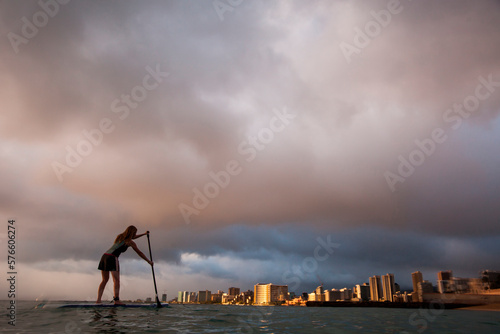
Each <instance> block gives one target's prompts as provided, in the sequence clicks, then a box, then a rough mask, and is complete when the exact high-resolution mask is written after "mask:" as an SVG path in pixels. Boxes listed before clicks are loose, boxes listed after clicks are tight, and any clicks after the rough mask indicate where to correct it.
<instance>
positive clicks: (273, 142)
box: [0, 0, 500, 300]
mask: <svg viewBox="0 0 500 334" xmlns="http://www.w3.org/2000/svg"><path fill="white" fill-rule="evenodd" d="M499 11H500V2H498V1H494V0H484V1H462V0H453V1H451V0H449V1H447V0H443V1H430V0H423V1H411V0H401V1H397V0H392V1H344V0H336V1H320V0H317V1H298V0H296V1H292V0H290V1H280V0H272V1H263V0H261V1H257V0H255V1H251V0H232V1H229V0H216V1H211V0H210V1H195V0H177V1H148V2H137V1H99V2H90V1H78V0H72V1H68V0H42V1H22V2H17V1H16V2H14V1H2V2H0V32H1V34H0V35H1V36H2V38H1V39H0V71H1V73H2V76H1V77H0V100H1V101H2V108H1V109H2V111H1V113H0V156H1V159H0V184H1V187H0V217H1V219H2V221H3V225H4V227H3V228H2V230H3V231H2V232H0V239H1V240H2V244H3V245H6V244H7V240H8V233H7V230H8V220H9V219H15V221H16V222H15V225H14V226H15V229H16V239H15V241H16V254H15V258H16V268H15V270H16V271H17V298H19V299H28V300H33V299H39V300H56V299H65V300H71V299H80V300H94V299H95V298H96V295H97V286H98V284H99V283H100V280H101V275H100V272H99V271H98V270H97V264H98V261H99V259H100V256H101V255H102V253H103V252H104V251H106V250H107V249H108V248H109V247H110V246H111V244H112V243H113V240H114V238H115V237H116V235H117V234H119V233H121V232H122V231H124V230H125V228H126V227H127V226H129V225H135V226H137V228H138V230H139V233H143V232H145V231H146V230H149V231H150V232H151V234H150V242H151V248H152V255H153V260H154V262H155V265H154V270H155V274H156V281H157V286H158V292H159V293H160V294H161V293H167V294H168V297H169V299H170V298H173V297H174V296H176V295H177V292H178V291H180V290H186V291H199V290H205V289H207V290H211V291H216V290H223V291H226V292H227V290H228V288H229V287H232V286H235V287H240V288H241V290H242V291H244V290H247V289H253V286H254V284H257V283H274V284H287V285H289V290H290V291H294V292H296V293H302V292H311V291H312V290H313V289H314V288H315V287H316V286H318V285H320V284H324V287H325V288H328V289H331V288H343V287H352V286H354V285H355V284H362V283H364V282H368V278H369V277H370V276H373V275H383V274H386V273H394V275H395V281H396V282H397V283H398V284H400V285H401V286H402V287H403V288H410V286H411V276H410V275H411V273H412V272H414V271H416V270H420V271H421V272H422V273H423V276H424V279H426V280H429V281H431V282H432V283H434V284H435V283H436V279H437V275H436V273H437V271H440V270H453V273H454V275H455V276H458V277H478V275H479V272H480V271H481V270H485V269H490V270H500V263H499V262H498V254H499V253H500V224H499V222H500V221H499V217H500V207H499V206H498V200H499V195H500V178H499V177H498V176H499V172H500V154H499V153H500V146H499V145H498V143H499V142H500V117H499V114H500V64H499V62H498V59H500V43H499V42H498V36H499V35H500V22H499V21H498V13H499ZM136 243H137V245H138V247H139V248H140V249H141V250H142V251H143V252H144V253H145V254H148V241H147V239H146V238H145V237H142V238H140V239H137V240H136ZM2 248H3V249H4V250H3V252H7V250H6V246H3V247H2ZM148 255H149V254H148ZM120 264H121V277H122V289H121V297H122V299H136V298H146V297H152V296H153V295H154V287H153V282H152V273H151V267H150V266H149V265H148V264H147V263H146V262H145V261H143V260H142V259H140V258H139V256H137V254H135V253H134V252H133V251H132V250H131V249H129V250H128V251H127V252H126V253H124V254H122V255H121V256H120ZM7 271H8V269H7V262H4V269H3V275H4V276H7ZM0 281H1V283H0V288H1V289H2V291H7V290H8V286H7V282H6V279H2V280H0ZM111 286H112V284H111V282H110V283H109V284H108V288H107V290H106V292H105V296H104V298H108V299H111V298H112V292H111V291H112V290H111Z"/></svg>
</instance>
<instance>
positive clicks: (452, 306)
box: [306, 301, 500, 311]
mask: <svg viewBox="0 0 500 334" xmlns="http://www.w3.org/2000/svg"><path fill="white" fill-rule="evenodd" d="M306 306H307V307H379V308H407V309H418V308H425V309H436V310H438V309H446V310H457V309H458V310H483V311H500V303H498V304H476V305H473V304H472V305H471V304H461V303H435V302H418V303H395V302H390V303H389V302H373V301H369V302H346V301H338V302H319V301H308V302H306Z"/></svg>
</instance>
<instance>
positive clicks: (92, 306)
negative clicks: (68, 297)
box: [59, 303, 168, 308]
mask: <svg viewBox="0 0 500 334" xmlns="http://www.w3.org/2000/svg"><path fill="white" fill-rule="evenodd" d="M161 306H162V307H168V303H161ZM105 307H123V308H158V305H156V303H155V304H125V305H115V304H66V305H62V306H59V308H105Z"/></svg>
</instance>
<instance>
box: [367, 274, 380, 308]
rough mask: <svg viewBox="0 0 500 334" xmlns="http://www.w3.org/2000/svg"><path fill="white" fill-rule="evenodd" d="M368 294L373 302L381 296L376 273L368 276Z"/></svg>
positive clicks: (378, 278)
mask: <svg viewBox="0 0 500 334" xmlns="http://www.w3.org/2000/svg"><path fill="white" fill-rule="evenodd" d="M370 296H371V297H370V298H371V300H372V301H375V302H378V301H379V300H380V299H381V298H382V285H381V284H380V276H378V275H375V276H372V277H370Z"/></svg>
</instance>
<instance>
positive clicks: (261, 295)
mask: <svg viewBox="0 0 500 334" xmlns="http://www.w3.org/2000/svg"><path fill="white" fill-rule="evenodd" d="M287 296H288V285H275V284H272V283H269V284H263V283H258V284H256V285H255V286H254V303H255V304H269V303H274V302H278V301H285V300H286V298H287Z"/></svg>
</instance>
